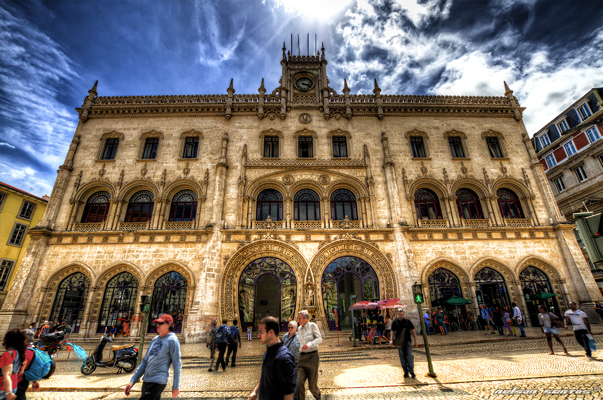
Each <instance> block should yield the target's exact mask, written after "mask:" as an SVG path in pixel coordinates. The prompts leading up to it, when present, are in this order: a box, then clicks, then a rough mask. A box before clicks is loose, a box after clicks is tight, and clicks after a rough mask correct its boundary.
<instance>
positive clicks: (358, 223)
mask: <svg viewBox="0 0 603 400" xmlns="http://www.w3.org/2000/svg"><path fill="white" fill-rule="evenodd" d="M331 228H333V229H360V228H362V220H361V219H358V220H349V219H348V220H346V219H344V220H340V221H335V220H331Z"/></svg>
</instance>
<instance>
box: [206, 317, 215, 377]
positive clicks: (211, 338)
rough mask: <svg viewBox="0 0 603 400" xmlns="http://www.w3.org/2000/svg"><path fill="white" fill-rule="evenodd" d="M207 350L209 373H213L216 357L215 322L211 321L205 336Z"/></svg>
mask: <svg viewBox="0 0 603 400" xmlns="http://www.w3.org/2000/svg"><path fill="white" fill-rule="evenodd" d="M206 346H207V348H208V349H209V360H210V361H209V369H208V371H209V372H214V368H213V367H214V359H215V357H216V320H215V319H214V320H212V321H211V324H210V326H209V333H208V334H207V344H206Z"/></svg>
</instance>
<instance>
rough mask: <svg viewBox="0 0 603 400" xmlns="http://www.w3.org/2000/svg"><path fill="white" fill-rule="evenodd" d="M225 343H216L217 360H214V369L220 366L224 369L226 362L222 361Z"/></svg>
mask: <svg viewBox="0 0 603 400" xmlns="http://www.w3.org/2000/svg"><path fill="white" fill-rule="evenodd" d="M226 345H227V344H226V343H218V361H217V362H216V371H218V368H220V365H221V366H222V370H223V371H226V367H227V365H226V362H225V361H224V353H225V352H226Z"/></svg>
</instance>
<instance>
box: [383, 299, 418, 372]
mask: <svg viewBox="0 0 603 400" xmlns="http://www.w3.org/2000/svg"><path fill="white" fill-rule="evenodd" d="M411 333H412V336H413V341H414V346H415V347H419V344H418V343H417V331H416V330H415V326H414V325H413V324H412V322H411V321H410V320H409V319H406V318H404V310H398V318H396V320H395V321H394V322H393V323H392V331H391V332H390V334H389V345H390V346H392V347H393V346H396V347H397V348H398V356H400V363H401V364H402V369H403V370H404V377H405V378H408V376H409V374H410V376H411V377H412V378H413V379H414V378H416V375H415V365H414V356H413V355H412V346H413V345H412V344H411V342H410V334H411ZM394 335H395V336H394Z"/></svg>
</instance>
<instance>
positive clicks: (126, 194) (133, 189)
mask: <svg viewBox="0 0 603 400" xmlns="http://www.w3.org/2000/svg"><path fill="white" fill-rule="evenodd" d="M141 190H148V191H149V192H151V193H153V196H154V197H155V198H156V199H157V198H159V188H158V187H157V185H156V184H155V183H154V182H153V181H151V180H149V179H137V180H135V181H133V182H130V183H128V184H127V185H125V186H124V187H123V189H121V190H120V191H119V194H118V200H121V201H125V202H128V201H130V197H132V196H133V195H134V194H136V193H137V192H139V191H141Z"/></svg>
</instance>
